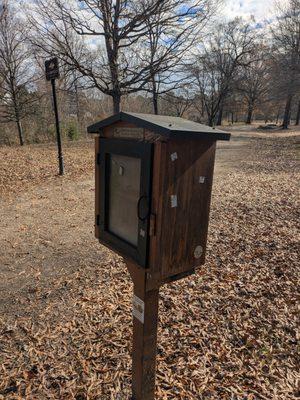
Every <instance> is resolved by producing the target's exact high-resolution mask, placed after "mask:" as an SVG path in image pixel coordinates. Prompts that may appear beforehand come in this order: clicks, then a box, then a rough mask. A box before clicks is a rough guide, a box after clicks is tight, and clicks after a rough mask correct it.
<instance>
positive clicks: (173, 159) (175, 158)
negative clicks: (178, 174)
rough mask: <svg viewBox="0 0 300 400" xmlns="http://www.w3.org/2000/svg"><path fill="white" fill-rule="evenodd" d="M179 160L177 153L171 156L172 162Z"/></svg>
mask: <svg viewBox="0 0 300 400" xmlns="http://www.w3.org/2000/svg"><path fill="white" fill-rule="evenodd" d="M177 158H178V157H177V153H176V152H175V153H172V154H171V160H172V161H175V160H177Z"/></svg>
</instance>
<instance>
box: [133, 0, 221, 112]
mask: <svg viewBox="0 0 300 400" xmlns="http://www.w3.org/2000/svg"><path fill="white" fill-rule="evenodd" d="M166 3H169V4H168V5H166ZM219 3H220V1H219V0H202V1H200V2H199V1H190V2H186V3H185V6H183V5H182V1H166V2H164V4H162V5H161V6H160V7H159V8H158V10H157V12H156V13H155V14H152V15H149V16H148V17H147V19H146V21H145V23H146V27H147V31H146V36H145V40H146V44H147V45H146V46H145V49H144V51H142V52H141V53H140V52H138V54H140V57H142V58H143V60H144V63H145V64H149V72H150V76H149V84H148V86H147V87H149V91H150V93H151V95H152V103H153V111H154V113H155V114H158V98H159V95H161V94H164V93H168V92H170V91H174V90H177V89H178V88H179V87H181V86H184V82H183V77H182V70H183V65H186V64H187V63H188V57H189V56H188V53H191V49H192V47H193V45H194V44H195V43H196V42H197V41H198V42H199V41H200V37H201V33H202V30H203V28H204V26H205V24H206V23H207V22H208V21H209V19H210V17H211V16H212V15H213V13H214V12H215V11H216V10H217V7H218V5H219ZM166 13H167V17H166ZM189 58H190V57H189Z"/></svg>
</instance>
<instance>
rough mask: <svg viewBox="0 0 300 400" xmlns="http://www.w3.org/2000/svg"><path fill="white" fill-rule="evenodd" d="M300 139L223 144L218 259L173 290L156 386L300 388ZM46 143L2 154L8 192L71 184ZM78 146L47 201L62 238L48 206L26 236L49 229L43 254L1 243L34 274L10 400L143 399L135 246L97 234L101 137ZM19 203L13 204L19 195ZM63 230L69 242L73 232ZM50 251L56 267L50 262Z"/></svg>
mask: <svg viewBox="0 0 300 400" xmlns="http://www.w3.org/2000/svg"><path fill="white" fill-rule="evenodd" d="M235 144H236V147H235V146H234V145H235ZM297 146H298V147H297ZM297 149H299V144H298V143H297V138H288V139H276V140H274V139H257V138H256V139H248V140H247V142H246V143H240V142H239V141H238V139H236V142H233V143H232V147H231V145H230V144H229V145H228V146H224V147H221V148H220V149H219V152H218V157H217V168H216V176H215V182H214V189H213V199H212V209H211V219H210V229H209V241H208V250H207V261H206V264H205V265H204V266H202V267H200V268H199V270H198V271H197V273H196V274H195V275H194V276H192V277H190V278H187V279H185V280H182V281H180V282H176V283H173V284H171V285H167V286H164V287H163V288H162V289H161V300H160V314H159V333H158V351H157V354H158V359H157V390H156V397H157V399H162V400H169V399H178V400H190V399H198V400H209V399H213V400H216V399H226V400H260V399H262V400H266V399H268V400H270V399H274V400H296V399H298V398H300V387H299V381H300V374H299V365H300V357H299V350H300V344H299V339H300V334H299V326H300V324H299V322H300V321H299V292H300V291H299V269H300V267H299V230H298V221H299V186H298V185H299V163H298V160H297ZM0 152H1V153H2V154H1V156H2V155H3V149H0ZM47 152H48V149H46V148H42V147H41V148H40V149H39V150H38V151H37V150H35V148H34V147H33V146H32V148H30V149H27V150H25V151H24V153H22V152H21V151H20V150H19V149H17V148H16V149H9V148H6V149H5V150H4V153H5V155H6V157H9V159H10V160H11V159H13V158H16V159H18V163H13V164H12V163H11V162H9V161H8V160H7V159H6V158H5V159H4V158H3V157H1V161H0V164H1V167H2V165H3V164H4V169H2V171H3V170H4V171H6V172H5V173H4V174H3V173H2V175H1V185H0V188H1V190H2V193H5V196H8V195H9V196H10V197H11V199H10V200H9V201H8V200H7V202H8V203H9V204H11V202H12V204H15V203H14V201H15V200H14V198H17V196H16V193H19V192H20V191H22V190H23V191H28V193H30V194H29V195H28V196H29V197H26V196H27V195H24V196H25V197H24V198H23V201H29V200H30V201H31V202H32V204H33V205H32V207H33V208H34V207H35V204H36V207H37V206H38V204H39V203H38V199H37V198H36V197H37V196H38V198H40V201H41V204H42V206H43V205H44V204H45V201H46V199H47V198H48V197H49V196H50V195H51V193H52V192H53V193H54V195H53V196H54V197H55V198H57V196H56V195H55V193H56V192H55V190H58V189H57V188H56V187H57V185H58V186H59V190H62V188H61V185H62V184H61V181H59V178H57V177H56V178H53V177H52V174H53V173H54V170H55V169H53V168H54V167H53V165H52V162H53V161H54V158H53V157H54V155H53V157H52V156H51V157H52V158H51V157H50V158H48V159H47V157H45V155H46V154H47ZM67 153H68V156H67V158H68V160H69V161H68V163H69V164H70V165H69V166H68V167H69V173H68V175H67V176H66V177H65V178H63V179H64V181H63V185H64V186H65V187H66V189H64V190H65V191H64V192H63V196H65V198H64V199H62V201H60V200H59V199H57V203H54V205H53V206H52V209H51V210H50V211H49V207H48V209H47V210H46V211H45V212H48V213H49V212H51V213H52V214H53V218H52V219H51V220H50V222H51V226H52V225H55V224H56V225H57V228H55V229H56V231H55V230H54V231H53V232H56V237H54V236H53V237H52V236H51V235H50V236H49V237H47V235H46V234H45V233H44V231H43V228H42V227H40V224H41V219H42V217H39V215H36V220H35V221H33V223H32V225H31V224H30V221H29V222H26V224H27V225H26V224H24V223H22V224H21V225H20V229H19V231H18V233H17V234H16V236H18V235H21V236H20V237H21V238H24V240H25V239H26V240H28V243H29V242H30V238H32V237H34V232H35V231H37V230H40V234H41V235H42V234H43V235H44V238H42V239H41V238H40V237H38V238H37V239H34V240H35V244H36V243H38V246H41V247H38V249H42V250H39V251H40V254H38V255H36V254H35V253H33V254H35V258H33V259H31V258H30V255H29V254H31V252H33V251H34V248H33V247H32V249H27V250H28V254H25V253H26V251H25V249H24V248H23V247H22V252H23V253H22V254H21V250H20V243H21V241H19V242H18V240H21V239H18V238H17V237H16V238H14V240H12V239H10V240H11V242H10V243H6V244H5V246H6V247H5V249H6V250H7V251H6V256H5V255H3V256H1V255H0V260H1V258H2V259H3V260H4V261H3V265H4V266H9V268H10V267H11V268H12V267H13V266H15V268H16V269H17V271H18V274H17V275H16V276H17V278H14V279H19V280H20V281H21V282H23V287H22V289H20V290H17V289H16V290H15V291H14V292H13V293H10V292H9V293H10V295H9V298H8V299H6V301H7V302H8V303H7V304H8V305H9V304H10V303H9V301H10V302H11V304H10V305H9V306H7V307H6V308H5V309H3V312H2V315H1V317H0V399H30V400H35V399H38V400H41V399H74V400H92V399H101V400H102V399H103V400H106V399H107V400H123V399H129V398H130V384H131V354H130V352H131V340H132V320H131V297H132V283H131V280H130V277H129V274H128V273H127V270H126V266H125V265H124V263H123V261H122V259H121V258H120V257H118V256H116V255H115V254H114V253H112V252H110V251H109V250H107V249H105V248H104V247H102V246H100V245H99V244H98V243H95V242H96V240H95V239H93V233H92V226H90V224H92V221H93V209H92V206H93V196H94V192H93V190H94V189H93V187H92V186H91V185H92V184H91V182H92V179H93V178H92V174H93V149H92V145H90V144H82V145H77V146H73V147H70V148H68V149H67ZM29 156H30V157H32V158H31V159H30V160H31V161H30V162H31V163H33V164H34V165H35V167H34V168H33V170H31V172H30V175H28V174H29V173H28V170H27V169H26V167H25V165H26V163H27V162H28V161H26V160H28V157H29ZM22 157H24V160H22ZM45 160H46V161H45ZM48 163H49V165H48ZM50 164H51V167H50ZM48 168H50V170H51V171H48ZM7 171H9V174H8V175H7ZM17 176H19V177H20V176H21V177H22V179H19V180H18V179H16V177H17ZM84 177H85V179H88V181H82V179H83V178H84ZM16 182H17V183H16ZM20 182H21V183H20ZM24 182H25V184H24ZM79 182H80V184H79ZM43 185H44V186H43ZM80 185H81V186H80ZM46 187H48V188H50V190H49V191H47V190H46ZM78 188H80V189H82V194H81V196H82V197H80V195H78V193H77V192H79V189H78ZM76 195H78V196H79V200H80V202H79V201H77V202H76ZM74 196H75V198H74ZM35 201H36V203H35ZM1 204H2V203H1ZM5 204H7V203H5ZM5 204H2V208H3V209H4V210H6V208H5V207H6V205H5ZM47 205H48V203H47ZM8 210H10V212H11V213H12V215H14V213H15V208H12V209H11V208H8ZM33 212H34V211H33ZM69 213H71V214H72V215H73V219H72V221H71V222H70V225H69V226H67V228H66V227H65V226H61V225H63V222H64V215H69ZM12 215H11V219H13V216H12ZM88 215H91V218H88V217H87V216H88ZM43 218H44V217H43ZM80 218H81V219H80ZM13 223H15V222H14V221H13ZM53 229H54V228H53ZM62 229H66V230H67V232H66V234H67V235H69V236H70V237H71V238H70V242H69V241H68V238H66V239H64V240H65V242H60V240H61V235H62ZM85 231H89V234H88V235H86V236H84V235H85V233H84V232H85ZM51 232H52V231H51ZM51 234H52V233H51ZM22 235H23V236H22ZM24 235H25V236H24ZM26 235H28V236H26ZM53 235H54V234H53ZM41 241H42V243H41ZM59 244H60V245H59ZM51 246H52V247H51ZM58 248H59V253H58V254H57V257H56V258H55V254H56V252H57V251H58ZM47 252H48V253H49V254H48V253H47ZM24 254H25V255H24ZM47 254H48V255H47ZM21 256H22V257H21ZM51 256H52V258H53V257H54V258H55V260H54V261H53V264H51V262H50V261H51ZM16 257H17V258H18V257H21V261H20V262H19V263H18V262H17V261H16V260H17V258H16ZM48 264H49V265H50V267H51V268H53V271H54V272H55V271H56V272H55V273H53V275H51V274H48V275H47V274H46V272H45V271H46V269H45V266H49V265H48ZM21 265H22V268H21ZM55 268H57V270H56V269H55ZM9 271H10V270H9V269H8V273H9ZM45 274H46V278H45ZM28 276H29V278H28ZM7 277H8V276H7ZM14 277H15V275H14ZM1 279H2V281H3V279H4V280H5V276H3V277H1ZM12 281H13V278H12ZM8 285H9V282H8Z"/></svg>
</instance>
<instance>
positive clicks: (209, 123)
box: [208, 115, 214, 126]
mask: <svg viewBox="0 0 300 400" xmlns="http://www.w3.org/2000/svg"><path fill="white" fill-rule="evenodd" d="M208 125H209V126H214V116H213V115H209V116H208Z"/></svg>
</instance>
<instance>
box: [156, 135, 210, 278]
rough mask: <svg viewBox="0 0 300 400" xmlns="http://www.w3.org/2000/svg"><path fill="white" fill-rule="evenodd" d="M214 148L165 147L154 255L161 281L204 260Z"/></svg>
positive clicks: (180, 143)
mask: <svg viewBox="0 0 300 400" xmlns="http://www.w3.org/2000/svg"><path fill="white" fill-rule="evenodd" d="M215 148H216V143H215V142H208V141H193V142H191V141H183V140H171V141H170V142H168V143H167V144H166V154H165V155H164V158H165V160H164V161H162V163H164V164H163V165H164V167H163V171H164V182H163V187H162V189H161V193H160V196H161V197H162V199H160V201H161V202H162V205H163V206H162V210H161V212H160V214H159V215H160V217H159V224H160V226H161V228H160V232H161V233H160V237H159V240H157V242H156V243H157V246H156V255H155V256H153V257H154V259H155V260H156V261H155V262H156V264H157V266H158V268H159V269H160V271H161V279H162V281H165V280H166V279H167V278H169V277H172V276H174V275H178V274H181V273H184V272H186V271H189V270H194V269H195V267H197V266H199V265H201V264H203V263H204V261H205V251H206V241H207V231H208V219H209V208H210V200H211V189H212V180H213V169H214V157H215ZM172 158H173V160H172ZM202 180H204V181H203V182H202ZM172 196H176V197H175V198H174V197H172ZM172 199H173V204H172ZM176 203H177V204H176Z"/></svg>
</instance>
